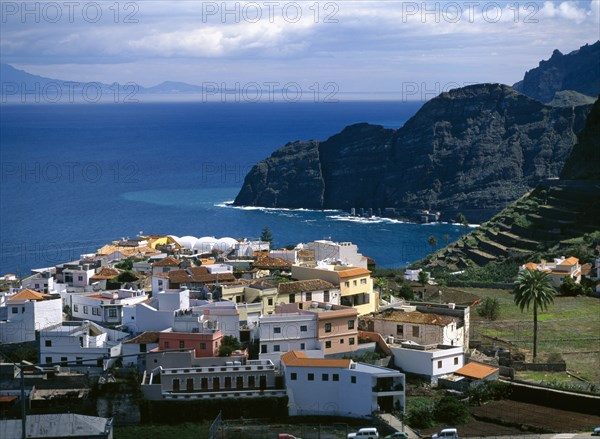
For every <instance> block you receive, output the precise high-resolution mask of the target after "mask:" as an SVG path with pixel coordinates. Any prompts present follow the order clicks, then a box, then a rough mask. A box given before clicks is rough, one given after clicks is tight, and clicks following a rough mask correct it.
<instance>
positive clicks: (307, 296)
mask: <svg viewBox="0 0 600 439" xmlns="http://www.w3.org/2000/svg"><path fill="white" fill-rule="evenodd" d="M311 300H312V291H307V292H306V301H311Z"/></svg>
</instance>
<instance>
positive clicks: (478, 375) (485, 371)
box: [454, 363, 499, 380]
mask: <svg viewBox="0 0 600 439" xmlns="http://www.w3.org/2000/svg"><path fill="white" fill-rule="evenodd" d="M498 370H499V369H498V368H497V367H492V366H488V365H485V364H481V363H469V364H467V365H466V366H463V367H461V368H460V369H458V370H457V371H455V372H454V373H455V374H456V375H462V376H464V377H467V378H474V379H476V380H482V379H484V378H485V377H487V376H489V375H491V374H493V373H494V372H496V371H498Z"/></svg>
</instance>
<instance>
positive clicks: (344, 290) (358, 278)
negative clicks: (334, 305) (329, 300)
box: [292, 265, 379, 315]
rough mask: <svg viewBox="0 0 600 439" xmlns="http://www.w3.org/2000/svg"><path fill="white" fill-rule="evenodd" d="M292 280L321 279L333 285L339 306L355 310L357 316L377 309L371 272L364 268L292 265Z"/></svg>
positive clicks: (377, 301) (377, 304) (377, 300)
mask: <svg viewBox="0 0 600 439" xmlns="http://www.w3.org/2000/svg"><path fill="white" fill-rule="evenodd" d="M292 278H294V279H297V280H311V279H321V280H324V281H327V282H329V283H331V284H333V285H335V286H336V287H337V288H339V290H340V304H341V305H345V306H352V307H354V308H356V309H357V310H358V313H359V315H363V314H368V313H372V312H375V311H377V309H378V308H379V298H378V297H377V294H376V293H375V292H374V291H373V279H371V272H370V271H369V270H367V269H366V268H362V267H348V266H344V265H317V266H304V265H302V266H300V265H294V266H293V267H292Z"/></svg>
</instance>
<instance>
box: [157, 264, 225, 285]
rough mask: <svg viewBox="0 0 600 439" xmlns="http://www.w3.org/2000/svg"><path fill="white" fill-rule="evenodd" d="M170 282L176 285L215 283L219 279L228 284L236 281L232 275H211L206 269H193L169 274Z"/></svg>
mask: <svg viewBox="0 0 600 439" xmlns="http://www.w3.org/2000/svg"><path fill="white" fill-rule="evenodd" d="M167 277H168V278H169V282H171V283H175V284H185V283H190V282H191V283H213V282H216V281H217V279H218V280H219V282H221V281H222V282H228V281H233V280H235V277H234V276H233V274H231V273H219V274H218V275H217V274H210V273H209V272H208V269H207V268H206V267H191V268H188V269H185V270H172V271H169V272H168V273H167Z"/></svg>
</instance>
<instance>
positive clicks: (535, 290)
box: [513, 270, 556, 360]
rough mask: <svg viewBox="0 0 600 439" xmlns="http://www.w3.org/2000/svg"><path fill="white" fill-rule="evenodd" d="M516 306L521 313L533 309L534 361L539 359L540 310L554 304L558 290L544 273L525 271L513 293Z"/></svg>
mask: <svg viewBox="0 0 600 439" xmlns="http://www.w3.org/2000/svg"><path fill="white" fill-rule="evenodd" d="M513 293H514V300H515V304H516V305H517V306H518V307H519V308H520V309H521V312H522V311H523V310H524V309H525V308H527V311H529V306H532V307H533V359H534V360H535V358H536V357H537V335H538V324H537V323H538V321H537V319H538V317H537V315H538V309H539V310H540V311H544V310H546V309H548V305H549V304H551V303H552V302H554V294H555V293H556V290H555V289H554V287H553V286H552V279H551V278H550V276H549V275H548V273H545V272H543V271H539V270H523V271H521V272H520V273H519V276H518V277H517V286H516V288H515V289H514V291H513Z"/></svg>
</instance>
